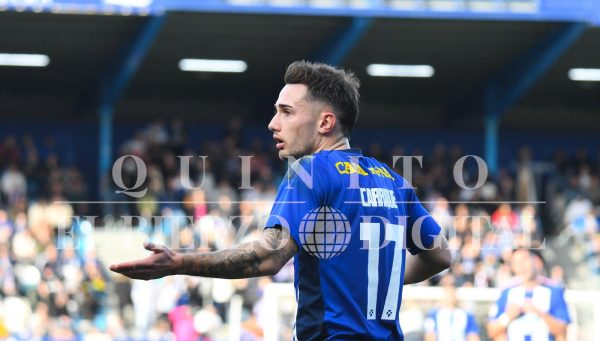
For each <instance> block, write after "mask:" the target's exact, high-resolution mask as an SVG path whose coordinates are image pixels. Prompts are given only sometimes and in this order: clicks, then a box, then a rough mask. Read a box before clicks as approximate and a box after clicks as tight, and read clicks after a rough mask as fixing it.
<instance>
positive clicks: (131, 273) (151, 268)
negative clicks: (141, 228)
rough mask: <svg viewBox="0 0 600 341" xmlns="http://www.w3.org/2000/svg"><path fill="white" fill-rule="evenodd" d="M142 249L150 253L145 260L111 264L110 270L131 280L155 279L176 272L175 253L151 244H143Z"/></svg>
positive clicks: (164, 247)
mask: <svg viewBox="0 0 600 341" xmlns="http://www.w3.org/2000/svg"><path fill="white" fill-rule="evenodd" d="M144 248H145V249H146V250H148V251H152V254H151V255H149V256H148V257H146V258H143V259H139V260H135V261H131V262H124V263H120V264H113V265H111V266H110V270H111V271H114V272H118V273H120V274H123V275H125V276H127V277H129V278H132V279H143V280H149V279H156V278H161V277H164V276H168V275H173V274H175V272H176V269H177V264H176V259H175V256H176V253H175V252H174V251H173V250H171V249H169V248H168V247H166V246H162V245H161V246H157V245H155V244H153V243H144Z"/></svg>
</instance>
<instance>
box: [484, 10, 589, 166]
mask: <svg viewBox="0 0 600 341" xmlns="http://www.w3.org/2000/svg"><path fill="white" fill-rule="evenodd" d="M586 28H587V24H586V23H583V22H574V23H567V24H564V25H563V26H562V27H561V28H560V29H558V30H557V31H556V32H552V33H551V34H549V35H548V36H546V37H544V38H543V39H542V40H541V41H540V42H539V43H538V44H536V45H534V46H533V47H532V48H531V49H529V50H528V51H527V52H526V53H525V54H524V55H522V56H520V57H519V58H517V59H516V60H515V61H514V62H513V63H511V64H509V65H508V66H507V67H506V68H504V69H503V70H501V72H499V73H498V75H497V76H496V77H494V78H492V79H491V80H490V81H489V82H488V84H487V85H486V86H485V87H484V92H483V96H484V98H483V103H484V110H485V117H484V125H485V160H486V162H487V165H488V170H489V172H490V174H492V175H495V174H497V172H498V144H499V137H498V132H499V125H500V122H501V119H502V115H503V114H504V113H505V112H506V111H507V110H508V109H509V108H510V107H511V106H512V105H513V104H514V103H515V102H516V101H518V100H519V99H520V98H521V97H522V96H523V95H525V93H527V91H528V90H529V89H530V88H531V87H532V86H533V85H534V84H535V82H536V81H537V80H538V79H539V78H540V77H541V76H543V75H544V73H546V71H547V70H548V69H550V67H552V65H554V63H555V62H556V61H557V60H558V58H559V57H560V56H562V54H563V53H564V52H565V51H567V50H568V49H569V47H571V45H573V43H575V42H576V41H577V39H579V37H580V36H581V34H582V33H583V32H584V31H585V30H586Z"/></svg>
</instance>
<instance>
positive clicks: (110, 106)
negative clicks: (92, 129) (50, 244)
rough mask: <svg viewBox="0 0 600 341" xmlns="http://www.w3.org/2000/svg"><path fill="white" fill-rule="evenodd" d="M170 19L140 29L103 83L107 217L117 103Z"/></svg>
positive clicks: (102, 171) (102, 189)
mask: <svg viewBox="0 0 600 341" xmlns="http://www.w3.org/2000/svg"><path fill="white" fill-rule="evenodd" d="M165 17H166V15H153V16H150V17H149V18H148V21H147V22H146V23H145V25H144V26H143V27H142V28H141V29H140V32H139V33H138V35H137V36H136V37H135V38H134V40H133V42H129V43H128V44H127V46H125V48H124V53H123V55H122V56H121V58H119V59H118V60H117V63H116V64H115V67H114V69H113V70H111V71H110V72H109V73H108V74H107V76H106V77H104V79H103V81H102V88H101V97H100V106H99V110H98V114H99V125H100V130H99V143H98V147H99V154H98V193H99V195H100V199H101V200H102V201H104V202H105V203H103V204H101V206H102V213H103V214H104V215H107V214H111V213H112V212H113V207H112V204H111V201H112V200H111V199H112V195H111V185H110V180H109V179H110V177H109V172H110V170H111V166H110V165H111V162H112V158H113V152H112V147H113V146H112V142H113V118H114V109H115V105H116V103H117V101H118V100H119V99H120V98H121V96H122V95H123V92H124V91H125V90H126V88H127V85H128V83H129V81H130V80H131V78H132V77H133V76H134V75H135V73H136V72H137V70H138V69H139V67H140V66H141V64H142V62H143V61H144V58H145V57H146V54H147V52H148V50H149V49H150V46H152V43H153V42H154V40H155V39H156V36H157V35H158V33H159V32H160V28H161V27H162V25H163V23H164V20H165Z"/></svg>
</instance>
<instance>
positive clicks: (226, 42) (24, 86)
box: [0, 1, 600, 129]
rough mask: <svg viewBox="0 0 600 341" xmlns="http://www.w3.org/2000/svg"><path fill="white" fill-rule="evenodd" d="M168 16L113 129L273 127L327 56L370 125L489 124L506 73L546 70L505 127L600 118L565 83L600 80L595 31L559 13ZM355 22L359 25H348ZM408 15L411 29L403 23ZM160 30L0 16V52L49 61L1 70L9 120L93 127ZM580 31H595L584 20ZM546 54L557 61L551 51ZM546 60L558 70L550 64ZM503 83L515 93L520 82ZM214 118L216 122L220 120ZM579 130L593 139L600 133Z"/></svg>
mask: <svg viewBox="0 0 600 341" xmlns="http://www.w3.org/2000/svg"><path fill="white" fill-rule="evenodd" d="M60 2H61V1H54V4H59V3H60ZM71 2H73V1H71ZM90 2H91V3H95V2H93V1H90ZM547 2H548V1H547ZM549 2H550V3H552V1H549ZM554 2H555V3H558V2H557V1H554ZM161 3H163V4H164V2H161V1H155V2H154V3H153V6H155V7H153V8H154V9H153V10H157V9H160V6H159V5H160V4H161ZM170 3H171V4H172V5H173V6H175V7H176V6H179V8H180V9H181V11H179V12H168V15H166V19H165V20H164V22H162V23H161V24H160V25H159V26H156V25H155V26H156V27H155V33H156V35H155V36H153V37H152V39H150V40H149V41H147V42H145V45H146V47H147V48H148V51H147V53H145V54H144V53H142V54H141V55H138V56H137V57H136V58H137V59H135V58H134V59H133V62H136V61H138V60H143V62H142V63H141V66H140V68H139V69H138V70H137V72H129V71H127V68H125V70H126V72H125V73H127V72H129V73H130V75H129V76H131V77H132V79H131V82H126V81H125V82H124V83H126V85H125V86H124V87H123V88H124V89H126V91H125V94H124V96H123V97H122V100H121V101H119V102H118V103H119V105H118V107H117V110H116V113H117V117H141V115H143V116H144V117H148V116H152V115H164V114H166V113H168V114H186V113H187V114H190V115H194V116H195V117H199V116H203V115H202V112H204V113H205V114H204V115H205V116H211V118H214V119H226V118H227V117H228V115H229V114H241V113H250V114H256V113H258V112H264V113H265V115H269V114H270V111H271V107H272V103H273V102H274V100H275V97H276V93H277V91H278V90H279V88H280V86H281V84H282V73H283V71H284V69H285V66H286V65H287V64H289V62H291V61H293V60H297V59H319V60H325V61H331V58H333V57H332V56H337V57H340V52H339V51H340V50H341V51H343V53H341V57H340V58H339V59H340V60H339V62H340V64H341V65H343V66H344V67H348V68H350V69H352V70H354V71H355V72H356V73H357V74H358V76H359V77H360V79H361V81H362V84H363V86H362V95H363V104H364V106H363V111H364V110H365V109H366V110H370V111H373V112H376V113H377V114H376V115H372V116H371V117H373V122H375V123H382V122H386V121H390V122H394V121H397V120H398V112H402V113H403V116H402V117H403V118H406V117H407V116H408V117H409V119H403V121H405V122H406V121H408V122H414V124H418V123H420V122H424V123H427V124H428V125H429V126H445V125H452V124H455V125H456V124H458V125H467V126H469V125H480V124H481V120H479V119H477V120H473V119H472V118H473V117H475V116H474V115H476V114H477V113H478V112H481V111H482V109H481V106H482V105H484V103H482V102H483V100H484V98H485V93H484V92H485V89H488V88H490V86H491V85H493V84H495V82H496V81H497V80H498V78H500V79H502V78H503V77H504V75H505V74H507V73H508V74H510V73H513V74H514V75H513V78H515V77H516V78H519V77H525V78H527V75H528V74H529V73H531V72H532V71H531V70H530V68H531V66H532V65H533V66H535V65H536V64H543V63H546V64H548V68H547V70H546V69H543V70H541V71H540V72H538V73H539V76H540V77H541V78H539V77H533V76H532V77H529V78H531V79H530V82H531V84H533V87H532V88H531V89H529V87H527V86H525V88H524V91H522V92H523V94H524V97H523V98H521V97H520V95H521V94H520V93H518V94H517V96H516V98H515V100H519V101H518V102H517V105H516V106H511V107H510V108H511V109H510V110H509V111H508V115H507V116H506V118H505V119H506V121H507V122H508V123H509V124H510V122H511V120H519V122H521V123H522V122H523V121H525V122H527V121H528V119H527V118H526V117H525V118H524V117H523V115H522V113H523V112H524V111H527V113H528V115H526V116H528V117H529V121H531V124H532V126H538V125H537V122H538V119H539V117H540V116H542V115H548V114H549V113H550V114H551V113H554V114H555V115H554V116H556V115H558V114H562V115H564V112H565V111H566V110H565V109H564V108H568V111H569V115H570V116H569V117H574V116H572V115H580V117H581V119H583V120H584V121H585V120H592V121H594V122H595V121H596V120H597V114H598V112H599V111H600V101H598V98H599V92H600V89H599V87H598V84H599V83H597V82H596V83H593V82H588V83H580V82H573V81H571V80H569V79H568V77H567V72H568V70H569V69H570V68H574V67H585V68H600V28H597V27H593V26H585V27H584V26H583V25H585V24H579V26H575V27H573V25H575V24H574V22H572V21H570V22H566V21H561V20H559V19H561V18H560V17H558V16H557V14H556V13H558V12H557V11H556V8H550V9H553V10H552V11H549V10H546V11H542V12H539V13H538V14H537V15H535V13H533V14H517V15H513V14H511V15H510V17H509V16H508V14H506V13H504V12H499V13H500V14H498V15H496V16H494V15H492V14H485V13H483V14H481V13H480V14H478V16H474V15H473V14H469V13H467V12H464V11H463V12H460V11H459V12H458V13H462V16H459V15H458V14H456V13H454V14H452V13H450V14H448V13H446V15H445V17H444V18H446V19H452V20H442V19H438V18H437V17H438V16H439V13H438V12H433V11H420V12H419V11H417V12H415V11H413V12H407V11H396V12H398V13H400V14H402V13H404V14H403V15H402V16H401V15H400V14H398V13H396V14H397V15H389V14H388V15H382V14H381V13H384V12H385V13H395V12H394V11H389V10H388V11H382V10H381V9H367V10H364V11H362V12H357V11H358V10H356V9H352V8H338V9H324V10H315V9H314V8H304V7H300V8H296V9H295V10H294V9H290V8H283V9H281V8H276V9H277V10H273V8H270V7H264V8H263V7H261V8H262V10H260V9H261V8H258V7H239V6H238V7H236V8H238V10H232V8H231V6H229V7H227V6H221V7H215V6H214V3H215V1H212V2H211V1H209V2H194V3H195V4H198V3H205V4H210V3H213V5H212V7H210V6H209V5H206V6H205V8H200V7H202V6H200V5H197V6H199V7H198V8H193V9H191V8H188V7H186V6H188V5H189V4H190V3H191V2H188V1H171V2H170ZM587 3H588V2H585V1H575V2H572V4H587ZM9 4H10V2H9ZM546 7H548V6H546ZM240 8H241V9H240ZM580 9H581V8H580ZM226 10H229V12H235V13H225V12H226ZM62 11H63V12H65V11H67V10H65V9H64V8H63V10H62ZM112 11H115V10H114V8H113V9H112ZM294 11H295V12H294ZM76 12H77V11H76ZM79 12H81V11H79ZM148 13H151V12H148ZM251 13H253V14H251ZM256 13H258V14H256ZM270 13H271V14H270ZM272 13H279V14H285V15H273V14H272ZM294 13H296V14H294ZM359 13H362V14H363V15H364V16H360V17H356V16H351V15H350V14H359ZM407 13H412V16H413V17H415V18H413V19H407V18H406V17H410V15H408V14H407ZM415 13H417V14H418V13H420V14H419V15H416V14H415ZM431 13H437V14H435V16H434V15H432V14H431ZM540 13H544V15H548V17H547V18H546V19H547V20H540V18H542V19H543V18H544V16H542V15H541V14H540ZM561 13H567V14H568V15H569V16H572V17H573V18H575V17H576V16H577V15H580V16H581V15H582V14H581V13H580V12H578V11H576V10H573V11H563V12H561ZM578 13H579V14H578ZM317 14H319V15H317ZM563 15H564V14H563ZM151 18H153V17H152V16H151V17H146V16H123V15H98V14H93V15H83V14H77V15H64V14H52V13H46V12H44V13H32V12H27V11H25V12H15V11H7V12H0V31H2V32H11V33H10V34H3V35H1V36H0V46H1V48H2V51H0V53H2V52H18V53H42V54H47V55H48V56H49V57H50V60H51V61H50V64H49V66H48V67H46V68H8V67H0V79H3V80H4V82H2V83H0V96H1V98H2V101H1V103H0V110H1V111H2V112H3V114H7V115H13V116H18V117H21V116H23V115H24V116H30V117H32V116H36V115H43V116H47V115H52V116H53V117H66V118H73V117H79V118H85V117H89V114H91V113H96V112H97V108H98V105H99V102H101V101H102V92H101V91H100V90H101V89H102V86H103V84H106V82H105V81H106V78H107V75H112V74H114V73H115V70H117V71H116V73H119V68H120V69H121V70H123V65H125V66H126V65H127V63H128V62H131V60H129V61H128V60H127V55H128V54H130V51H129V50H130V49H131V46H136V44H137V45H139V44H140V42H139V41H140V38H139V37H140V35H142V34H144V30H147V29H146V28H145V27H146V25H147V23H148V22H149V20H152V19H151ZM477 18H479V20H477ZM508 18H510V19H513V20H506V19H508ZM585 18H587V19H590V15H589V13H588V14H586V16H585ZM489 19H493V20H489ZM562 19H565V20H566V19H568V18H567V16H565V18H562ZM577 19H584V17H577ZM360 20H362V21H360ZM588 22H590V23H591V22H593V20H591V19H590V20H588ZM157 27H158V28H157ZM578 27H579V28H581V29H580V30H578ZM582 27H583V28H582ZM140 32H141V33H140ZM557 37H558V38H557ZM561 37H562V38H561ZM565 37H566V38H565ZM561 39H562V41H561ZM565 39H566V40H565ZM555 43H556V44H555ZM548 44H550V45H551V46H550V48H546V49H544V46H546V45H548ZM552 44H555V45H556V46H553V45H552ZM540 51H541V52H540ZM336 53H337V54H336ZM548 54H551V55H552V56H553V58H554V59H552V58H547V56H546V55H548ZM140 56H141V57H140ZM182 58H216V59H241V60H244V61H246V62H247V64H248V69H247V71H246V72H245V73H241V74H217V73H193V72H182V71H180V70H179V69H178V62H179V60H180V59H182ZM334 59H335V58H334ZM371 63H390V64H427V65H432V66H433V67H434V68H435V75H434V77H432V78H423V79H419V78H382V77H371V76H368V75H367V74H366V67H367V65H369V64H371ZM130 71H131V70H130ZM534 71H535V70H534ZM504 78H506V77H504ZM525 81H527V79H525ZM506 82H508V83H507V84H508V85H507V86H512V85H513V83H511V82H512V79H511V78H508V80H506ZM108 84H109V85H110V84H111V83H110V82H109V83H108ZM232 97H233V98H235V99H236V100H235V102H232V101H231V98H232ZM473 103H476V105H473ZM215 112H219V115H212V114H213V113H215ZM535 112H538V113H539V114H538V115H536V114H535ZM207 113H210V114H207ZM578 113H579V114H578ZM86 115H87V116H86ZM215 116H218V117H215ZM511 117H512V118H511ZM542 117H543V116H542ZM364 121H365V120H363V123H365V122H364ZM367 121H368V118H367ZM551 121H552V120H550V121H549V124H550V125H551V124H552V123H551ZM563 121H564V120H563V119H562V118H561V119H557V122H556V124H555V125H556V126H557V127H565V125H564V122H563ZM584 121H581V120H579V121H577V124H580V123H582V122H584ZM472 122H476V123H472ZM584 126H587V127H588V128H591V129H593V126H594V125H589V124H588V125H584ZM574 128H577V127H574Z"/></svg>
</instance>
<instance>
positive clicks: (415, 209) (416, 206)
mask: <svg viewBox="0 0 600 341" xmlns="http://www.w3.org/2000/svg"><path fill="white" fill-rule="evenodd" d="M405 191H408V192H407V200H406V213H407V215H408V217H407V225H408V226H407V233H406V247H407V249H408V251H409V252H410V253H411V254H413V255H416V254H418V253H420V252H421V251H423V250H428V249H430V248H431V247H432V246H433V241H434V237H435V236H437V235H439V234H440V232H441V231H442V229H441V228H440V226H439V225H438V223H437V222H436V221H435V220H434V219H433V217H432V216H431V215H430V214H429V212H427V210H426V209H425V207H423V205H422V204H421V202H420V201H419V199H418V198H417V195H416V194H415V191H414V190H413V189H405Z"/></svg>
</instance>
